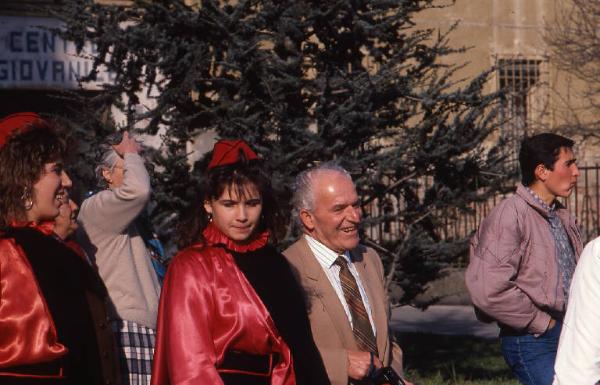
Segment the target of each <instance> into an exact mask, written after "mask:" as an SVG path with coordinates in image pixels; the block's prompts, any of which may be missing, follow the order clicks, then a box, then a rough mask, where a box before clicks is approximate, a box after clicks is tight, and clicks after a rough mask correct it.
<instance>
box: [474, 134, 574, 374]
mask: <svg viewBox="0 0 600 385" xmlns="http://www.w3.org/2000/svg"><path fill="white" fill-rule="evenodd" d="M572 147H573V141H571V140H570V139H567V138H564V137H562V136H559V135H555V134H549V133H544V134H539V135H535V136H532V137H530V138H526V139H525V140H523V142H522V143H521V150H520V152H519V163H520V167H521V174H522V184H519V185H518V186H517V191H516V193H515V195H513V196H511V197H509V198H507V199H505V200H503V201H502V202H500V204H499V205H497V206H496V207H495V208H494V209H493V210H492V211H491V212H490V214H489V215H488V216H487V217H486V218H485V219H484V220H483V222H482V223H481V225H480V227H479V230H478V231H477V233H476V234H475V236H474V237H473V239H472V241H471V249H470V262H469V266H468V268H467V272H466V276H465V281H466V284H467V288H468V289H469V292H470V294H471V299H472V300H473V304H474V305H475V307H476V312H477V314H478V316H479V318H480V319H482V320H487V321H492V320H495V321H496V322H498V325H499V326H500V341H501V347H502V354H503V355H504V359H505V360H506V362H507V363H508V365H509V366H510V368H511V369H512V371H513V373H514V374H515V375H516V376H517V377H518V379H519V381H520V382H521V383H522V384H525V385H529V384H532V385H533V384H535V385H550V384H552V379H553V375H554V361H555V358H556V350H557V347H558V338H559V336H560V331H561V327H562V319H563V316H564V314H565V308H566V303H567V300H568V293H569V286H570V283H571V277H572V275H573V271H574V270H575V264H576V262H577V259H578V258H579V255H580V253H581V249H582V245H581V238H580V235H579V229H578V228H577V224H576V223H575V219H574V218H573V217H572V216H571V215H570V214H569V213H568V211H567V210H566V208H565V207H564V206H563V205H562V204H561V203H560V202H558V201H557V198H558V197H562V198H567V197H568V196H569V195H571V192H572V191H573V189H574V188H575V185H576V183H577V177H578V176H579V170H578V168H577V164H576V162H575V161H576V160H575V158H574V155H573V150H572Z"/></svg>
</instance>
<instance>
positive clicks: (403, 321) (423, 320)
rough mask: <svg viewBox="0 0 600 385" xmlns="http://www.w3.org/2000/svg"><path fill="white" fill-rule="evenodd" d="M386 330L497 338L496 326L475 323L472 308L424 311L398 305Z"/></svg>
mask: <svg viewBox="0 0 600 385" xmlns="http://www.w3.org/2000/svg"><path fill="white" fill-rule="evenodd" d="M390 327H391V328H392V330H395V331H400V332H421V333H432V334H451V335H471V336H476V337H481V338H490V339H491V338H497V337H498V327H497V326H496V324H495V323H492V324H485V323H482V322H479V321H477V319H476V318H475V313H474V312H473V307H472V306H453V305H434V306H430V307H429V308H428V309H427V310H425V311H422V310H419V309H416V308H414V307H411V306H402V307H399V308H396V309H394V310H393V312H392V321H391V323H390Z"/></svg>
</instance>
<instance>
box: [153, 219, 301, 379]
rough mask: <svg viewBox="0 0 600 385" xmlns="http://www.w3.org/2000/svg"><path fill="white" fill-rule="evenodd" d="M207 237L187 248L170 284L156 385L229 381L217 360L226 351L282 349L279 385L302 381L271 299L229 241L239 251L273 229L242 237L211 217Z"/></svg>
mask: <svg viewBox="0 0 600 385" xmlns="http://www.w3.org/2000/svg"><path fill="white" fill-rule="evenodd" d="M203 235H204V238H205V239H206V243H207V244H206V245H194V246H191V247H189V248H187V249H185V250H183V251H181V252H179V253H178V254H177V255H176V256H175V258H174V259H173V262H171V264H170V265H169V270H168V272H167V276H166V278H165V282H164V285H163V289H162V293H161V299H160V306H159V311H158V330H157V341H156V350H155V353H154V363H153V368H152V385H168V384H170V385H179V384H185V385H222V384H223V382H222V381H221V378H220V376H219V374H218V372H217V367H218V366H219V364H220V363H221V362H222V360H223V356H224V354H225V352H226V351H229V350H236V351H242V352H245V353H250V354H259V355H263V354H270V353H278V354H279V355H280V357H281V359H280V362H279V363H278V364H277V366H276V367H275V368H274V369H273V373H272V376H271V384H272V385H295V383H296V380H295V376H294V369H293V365H292V357H291V353H290V349H289V347H288V346H287V344H286V343H285V342H284V341H283V339H282V337H281V336H280V335H279V333H278V331H277V329H276V328H275V324H274V322H273V320H272V318H271V316H270V315H269V313H268V311H267V309H266V308H265V306H264V304H263V303H262V301H261V300H260V298H259V297H258V295H257V294H256V292H255V291H254V289H253V288H252V286H251V285H250V283H249V282H248V281H247V280H246V277H245V276H244V274H243V273H242V272H241V271H240V269H239V268H238V267H237V265H236V264H235V261H234V259H233V256H232V255H231V254H230V253H228V252H227V251H226V250H225V249H224V248H223V247H218V246H217V245H223V246H225V247H226V248H227V249H229V250H233V251H235V252H245V251H252V250H256V249H258V248H260V247H263V246H265V245H266V243H267V239H268V233H263V234H261V235H259V236H258V238H257V239H255V240H254V241H253V242H251V243H250V244H247V245H239V244H236V243H234V242H233V241H232V240H230V239H229V238H227V237H226V236H225V235H224V234H223V233H221V232H219V230H217V228H216V227H214V226H213V225H212V224H210V225H209V226H208V227H207V229H206V230H205V231H204V233H203Z"/></svg>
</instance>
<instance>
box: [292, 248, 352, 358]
mask: <svg viewBox="0 0 600 385" xmlns="http://www.w3.org/2000/svg"><path fill="white" fill-rule="evenodd" d="M298 242H299V246H300V252H301V254H302V255H301V259H302V263H303V265H302V266H303V269H304V271H303V273H304V274H303V275H304V277H306V280H305V283H306V291H307V294H308V295H309V296H310V297H316V298H317V299H318V301H320V302H321V303H322V305H323V307H324V309H325V311H326V312H327V313H328V314H329V317H330V318H331V320H332V323H333V324H334V325H335V328H336V330H337V332H338V334H339V336H340V339H341V340H342V341H343V342H344V345H345V346H354V348H356V342H355V341H354V334H353V333H352V327H351V326H350V322H349V321H348V316H347V315H346V312H345V311H344V307H343V306H342V304H341V302H340V300H339V298H338V296H337V293H336V292H335V290H334V289H333V287H332V286H331V282H330V281H329V278H327V276H326V275H325V272H324V271H323V268H322V267H321V265H320V264H319V262H318V261H317V259H316V257H315V256H314V254H313V252H312V250H311V249H310V247H309V246H308V243H306V240H305V239H304V237H302V238H301V239H300V240H299V241H298ZM311 300H312V301H314V302H316V301H315V300H314V299H312V298H311ZM312 306H315V304H313V305H312Z"/></svg>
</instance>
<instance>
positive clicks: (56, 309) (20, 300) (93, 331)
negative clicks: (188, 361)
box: [0, 113, 119, 385]
mask: <svg viewBox="0 0 600 385" xmlns="http://www.w3.org/2000/svg"><path fill="white" fill-rule="evenodd" d="M65 153H66V147H65V144H64V142H63V141H62V140H61V139H60V137H59V136H58V134H57V133H56V131H55V127H54V126H53V125H51V124H50V123H49V122H47V121H45V120H43V119H41V118H40V117H39V116H38V115H37V114H35V113H20V114H14V115H10V116H8V117H6V118H4V119H2V120H0V298H1V299H2V301H0V383H2V384H73V385H75V384H98V385H99V384H104V383H108V381H112V382H113V383H118V382H119V372H118V361H117V358H116V357H117V356H116V350H115V344H114V340H113V337H112V334H111V333H110V331H109V330H107V329H106V325H105V323H106V318H105V317H106V314H107V313H106V308H105V300H106V299H107V293H106V288H105V287H104V285H103V284H102V281H101V280H100V278H99V277H98V275H97V273H96V272H95V270H94V269H93V268H92V267H91V266H90V265H89V264H88V263H87V262H86V261H85V260H84V259H82V258H80V257H79V256H78V255H77V254H76V253H74V252H73V251H72V250H71V249H69V248H68V247H67V246H65V244H63V243H62V242H61V241H60V240H59V239H58V237H56V236H55V235H54V234H53V232H52V224H51V222H52V221H53V220H54V218H55V217H56V216H57V215H58V214H59V208H60V206H61V205H63V204H65V203H66V202H67V200H68V188H69V187H70V186H71V180H70V179H69V177H68V175H67V174H66V173H65V171H64V169H63V165H62V159H63V158H64V155H65Z"/></svg>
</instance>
